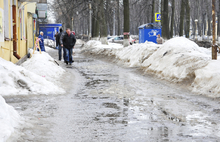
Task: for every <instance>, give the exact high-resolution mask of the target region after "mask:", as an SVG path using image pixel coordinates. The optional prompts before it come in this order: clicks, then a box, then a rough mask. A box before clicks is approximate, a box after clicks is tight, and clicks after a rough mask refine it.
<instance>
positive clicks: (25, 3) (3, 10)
mask: <svg viewBox="0 0 220 142" xmlns="http://www.w3.org/2000/svg"><path fill="white" fill-rule="evenodd" d="M35 9H36V0H32V1H31V0H0V57H1V58H3V59H5V60H7V61H11V62H13V63H16V62H17V61H18V60H19V59H21V58H22V57H24V56H25V55H26V54H27V53H28V49H29V48H32V47H33V43H34V35H35V31H36V28H35V27H36V24H35V23H36V22H35V19H36V18H37V17H36V14H35Z"/></svg>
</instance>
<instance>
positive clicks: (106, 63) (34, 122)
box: [5, 48, 220, 142]
mask: <svg viewBox="0 0 220 142" xmlns="http://www.w3.org/2000/svg"><path fill="white" fill-rule="evenodd" d="M47 52H48V53H49V54H50V55H51V56H52V57H53V58H55V59H58V56H57V52H58V51H57V50H53V49H51V50H49V51H47ZM73 57H74V61H75V62H74V64H73V65H72V67H71V68H70V67H69V66H66V65H65V64H64V63H63V62H62V61H58V63H59V64H60V66H61V67H63V68H64V69H65V70H66V73H65V75H64V76H63V77H62V79H61V82H62V84H63V86H61V87H62V88H64V89H65V90H66V91H67V93H66V94H64V95H58V96H49V95H48V96H45V95H43V94H42V95H39V96H18V97H6V98H5V99H6V102H7V103H8V104H10V105H12V106H13V107H15V109H16V110H17V111H18V112H19V113H20V115H21V116H22V117H23V118H24V123H23V124H22V127H21V128H18V129H17V131H16V133H15V134H14V135H13V139H14V140H12V141H18V142H31V141H34V142H218V141H220V127H219V126H220V119H219V118H220V103H219V99H213V98H206V97H204V96H200V95H197V94H193V93H191V92H190V91H189V90H186V89H184V87H181V86H180V85H178V86H177V85H174V84H170V83H169V82H165V81H161V80H158V79H156V78H154V77H152V76H150V75H143V73H142V72H141V71H140V70H139V69H137V68H127V67H123V66H120V65H117V64H114V63H113V62H111V60H110V59H108V60H107V58H106V57H97V56H94V55H90V54H89V53H80V49H79V48H78V49H76V50H75V54H74V56H73Z"/></svg>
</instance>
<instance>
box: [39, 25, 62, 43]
mask: <svg viewBox="0 0 220 142" xmlns="http://www.w3.org/2000/svg"><path fill="white" fill-rule="evenodd" d="M61 27H62V24H39V33H40V32H41V31H42V32H44V38H45V39H51V40H55V34H56V33H57V32H59V29H60V28H61Z"/></svg>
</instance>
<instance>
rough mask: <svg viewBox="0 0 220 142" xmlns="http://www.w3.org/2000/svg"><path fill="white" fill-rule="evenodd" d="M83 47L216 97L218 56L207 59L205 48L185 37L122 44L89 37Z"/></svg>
mask: <svg viewBox="0 0 220 142" xmlns="http://www.w3.org/2000/svg"><path fill="white" fill-rule="evenodd" d="M83 51H84V52H88V53H91V54H95V55H106V56H114V57H115V60H116V62H118V63H122V64H124V65H126V66H129V67H139V68H141V69H143V71H144V72H146V73H148V74H152V75H155V76H157V77H158V78H160V79H163V80H167V81H169V82H172V83H178V84H187V86H188V88H189V89H190V90H192V91H193V92H195V93H198V94H202V95H205V96H209V97H220V84H219V83H218V81H219V79H220V67H219V64H220V60H217V61H213V60H211V51H210V50H209V49H205V48H202V47H199V46H198V45H197V44H195V43H194V42H192V41H190V40H188V39H186V38H183V37H177V38H173V39H170V40H168V41H167V42H166V43H164V44H162V45H158V44H154V43H152V42H146V43H143V44H134V45H131V46H129V47H126V48H123V47H122V45H119V44H111V43H110V44H109V45H102V44H101V42H99V41H94V40H91V41H89V42H87V43H86V44H85V46H84V48H83Z"/></svg>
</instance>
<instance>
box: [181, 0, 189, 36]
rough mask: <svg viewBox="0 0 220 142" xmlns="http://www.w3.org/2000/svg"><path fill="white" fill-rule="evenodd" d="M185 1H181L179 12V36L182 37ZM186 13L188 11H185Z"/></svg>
mask: <svg viewBox="0 0 220 142" xmlns="http://www.w3.org/2000/svg"><path fill="white" fill-rule="evenodd" d="M184 1H185V0H181V11H180V28H179V30H180V31H179V36H183V27H184V26H183V25H184V15H185V14H184V13H185V2H184ZM187 12H188V11H187Z"/></svg>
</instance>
